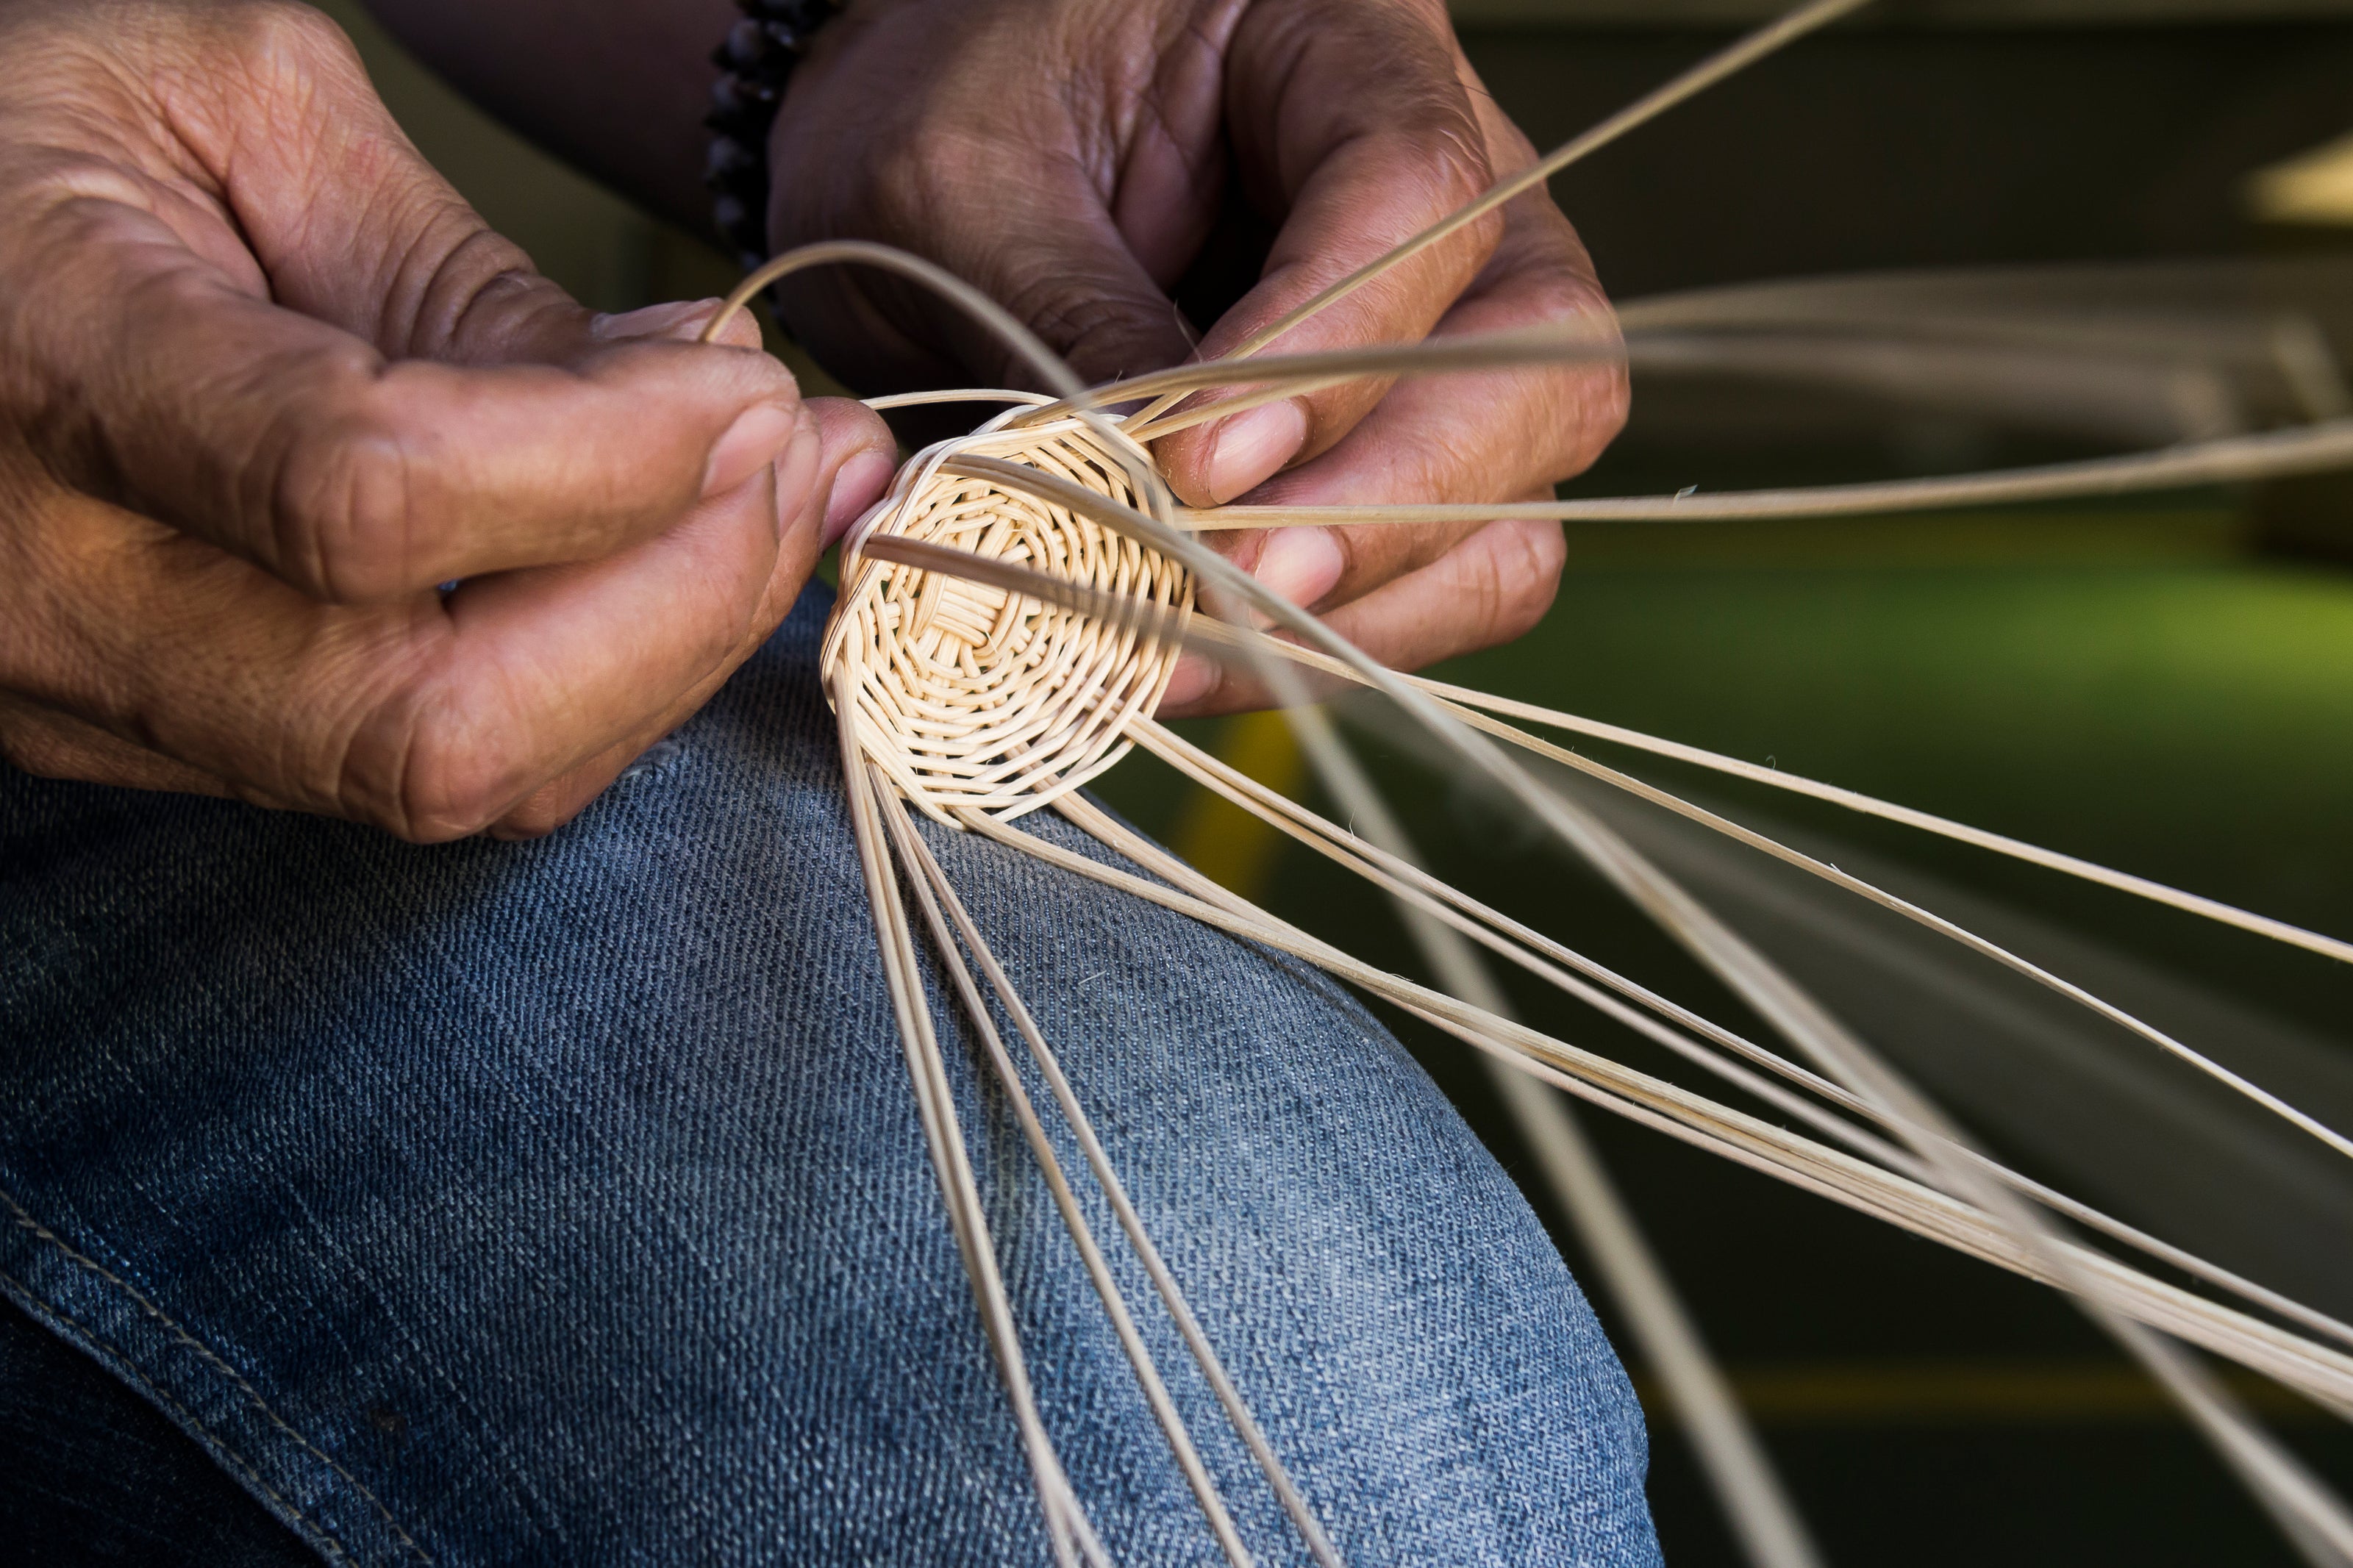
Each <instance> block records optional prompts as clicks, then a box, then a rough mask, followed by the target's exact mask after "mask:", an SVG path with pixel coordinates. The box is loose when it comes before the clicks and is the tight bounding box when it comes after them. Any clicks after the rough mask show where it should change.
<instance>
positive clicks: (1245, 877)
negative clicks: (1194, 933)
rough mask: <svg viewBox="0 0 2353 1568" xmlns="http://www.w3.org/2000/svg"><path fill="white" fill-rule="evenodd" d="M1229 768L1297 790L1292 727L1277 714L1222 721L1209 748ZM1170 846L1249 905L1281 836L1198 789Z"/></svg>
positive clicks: (1284, 790)
mask: <svg viewBox="0 0 2353 1568" xmlns="http://www.w3.org/2000/svg"><path fill="white" fill-rule="evenodd" d="M1210 750H1211V751H1213V752H1216V753H1217V755H1218V757H1219V759H1220V760H1221V761H1223V762H1225V763H1227V764H1228V765H1229V766H1231V767H1233V768H1235V769H1236V770H1238V771H1240V772H1241V773H1247V774H1249V775H1250V777H1251V778H1254V779H1256V780H1257V781H1258V782H1259V783H1261V784H1264V785H1266V786H1267V787H1268V788H1269V789H1271V790H1275V791H1277V792H1279V793H1281V794H1283V795H1289V794H1291V793H1292V792H1293V790H1294V789H1296V788H1297V787H1298V786H1299V781H1300V778H1301V776H1302V773H1303V771H1304V763H1303V759H1302V758H1301V756H1300V754H1299V742H1297V741H1295V740H1293V738H1292V734H1291V726H1290V725H1289V724H1287V723H1285V722H1284V721H1283V718H1282V714H1281V713H1276V712H1267V713H1240V714H1236V715H1235V716H1234V717H1233V718H1231V719H1229V720H1227V721H1226V722H1225V725H1224V727H1223V728H1222V729H1220V730H1219V732H1218V742H1217V744H1216V745H1215V746H1213V747H1211V748H1210ZM1169 838H1170V843H1169V847H1170V848H1172V849H1174V850H1175V851H1176V853H1177V855H1179V856H1180V857H1182V858H1184V859H1185V860H1186V861H1187V863H1188V864H1190V865H1191V866H1192V867H1193V868H1194V869H1195V870H1198V871H1199V872H1200V873H1201V874H1202V875H1203V876H1205V877H1208V879H1210V880H1211V881H1214V882H1216V883H1217V884H1218V885H1219V887H1221V888H1224V889H1227V890H1228V891H1229V892H1234V893H1239V894H1240V895H1241V896H1242V897H1243V898H1245V899H1250V900H1253V901H1255V900H1258V899H1259V898H1260V896H1261V894H1263V893H1264V892H1265V890H1266V886H1267V883H1268V881H1269V879H1271V878H1272V876H1273V874H1274V867H1275V862H1276V861H1277V860H1278V859H1279V858H1281V856H1282V846H1283V836H1282V834H1281V833H1279V832H1277V831H1276V830H1275V829H1273V828H1271V827H1269V826H1267V825H1266V824H1265V823H1263V822H1261V821H1260V820H1259V819H1258V818H1257V817H1255V816H1251V815H1250V813H1249V812H1247V811H1244V810H1243V809H1242V808H1241V807H1240V806H1238V805H1234V804H1233V803H1232V802H1230V801H1229V800H1227V799H1226V798H1225V797H1224V796H1222V795H1212V794H1211V793H1210V792H1209V791H1208V790H1205V789H1202V788H1200V787H1199V786H1198V785H1196V786H1195V787H1194V788H1193V790H1192V792H1191V793H1190V794H1188V795H1187V796H1186V797H1185V804H1184V805H1183V806H1182V807H1180V808H1179V810H1178V812H1177V816H1176V827H1175V828H1174V829H1173V830H1172V832H1171V833H1170V835H1169Z"/></svg>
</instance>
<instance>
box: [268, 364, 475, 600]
mask: <svg viewBox="0 0 2353 1568" xmlns="http://www.w3.org/2000/svg"><path fill="white" fill-rule="evenodd" d="M294 417H295V418H296V419H298V420H299V421H300V423H299V425H298V426H297V427H296V428H295V429H293V430H291V431H290V432H287V433H285V434H283V435H282V436H281V437H280V438H279V439H278V440H277V441H276V443H275V446H276V447H277V455H276V459H275V461H274V462H273V463H271V464H270V465H269V474H268V478H267V481H266V482H267V486H268V492H269V493H268V495H267V497H266V498H265V506H266V515H267V516H268V518H269V532H270V542H271V546H272V548H273V550H274V552H275V559H274V561H273V562H272V564H273V566H275V568H276V569H277V570H278V572H279V573H280V575H282V576H284V577H285V578H286V579H287V580H288V581H290V582H291V583H293V584H295V585H296V586H297V587H300V588H301V589H303V590H304V591H306V592H308V593H311V594H312V595H316V596H318V597H321V598H324V599H328V600H331V601H336V602H343V603H365V602H369V601H373V600H382V599H387V598H392V597H396V596H397V595H402V594H406V593H411V592H414V591H416V590H417V589H419V588H422V587H427V586H430V585H431V583H432V581H433V580H434V573H433V571H432V562H431V555H432V549H433V546H434V544H435V542H436V541H435V539H434V537H433V534H434V530H433V528H432V513H431V512H430V510H428V509H427V508H425V507H423V506H421V505H420V498H419V495H418V480H417V475H418V473H419V471H420V469H421V468H422V467H423V458H422V457H421V455H420V454H419V453H418V452H417V449H416V448H417V437H416V436H415V434H414V432H413V431H412V430H411V429H410V427H409V426H407V425H406V422H405V421H404V420H402V419H401V418H400V417H399V416H398V415H397V412H396V410H394V409H392V408H390V407H388V406H387V405H386V403H385V400H384V399H382V398H381V397H379V396H377V395H373V394H372V393H371V394H366V395H361V396H358V397H356V398H348V399H345V400H343V401H342V403H341V404H340V405H339V406H336V407H333V408H332V409H329V410H327V411H324V412H318V413H299V414H297V415H295V416H294Z"/></svg>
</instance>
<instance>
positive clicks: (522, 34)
mask: <svg viewBox="0 0 2353 1568" xmlns="http://www.w3.org/2000/svg"><path fill="white" fill-rule="evenodd" d="M364 4H365V5H367V6H368V8H369V9H370V10H371V11H373V12H375V15H376V16H378V17H379V18H381V19H382V21H383V22H384V24H385V26H387V27H389V28H390V29H391V30H392V31H393V32H394V33H395V34H396V36H397V37H399V38H400V39H401V41H402V42H404V43H406V45H408V47H411V48H412V49H414V50H416V51H417V54H418V55H420V56H421V57H423V58H424V59H425V60H426V61H427V62H428V63H429V64H431V65H432V66H433V67H434V68H436V69H437V70H438V71H440V72H441V73H442V74H443V75H444V76H446V77H448V79H450V81H452V82H453V83H455V84H456V85H457V86H458V87H459V89H461V90H462V91H464V92H465V93H466V94H467V96H469V97H470V98H472V99H473V100H475V101H476V102H478V103H480V104H481V105H482V106H483V107H484V108H485V109H488V110H491V112H492V113H494V114H496V115H498V116H499V117H500V118H501V119H502V120H504V121H507V122H508V123H509V124H511V125H512V126H514V127H515V128H516V129H517V130H519V131H521V132H523V133H524V134H525V135H527V136H529V137H531V138H532V139H533V141H536V142H539V143H540V144H542V145H543V146H544V147H546V148H548V149H549V150H550V151H552V152H554V153H557V154H558V155H559V156H561V157H563V158H565V160H566V161H568V162H570V163H575V164H576V165H577V166H579V167H580V168H582V169H585V170H586V171H587V172H588V173H589V174H594V175H596V177H597V178H599V179H601V180H604V181H606V182H607V184H612V185H614V186H615V187H617V189H619V190H621V191H623V192H625V193H626V194H628V195H630V196H633V197H635V198H636V199H637V200H638V201H640V202H643V203H644V204H646V205H648V206H649V207H651V208H653V209H654V210H655V211H657V212H659V213H661V214H663V215H664V216H668V217H670V218H673V219H675V220H677V221H679V222H681V223H684V224H686V225H688V226H691V227H693V228H696V229H698V230H700V229H703V228H706V227H708V226H709V224H710V201H709V198H708V197H707V196H706V195H705V194H704V192H703V189H702V161H703V157H704V149H705V147H706V145H707V144H708V141H709V137H708V133H707V132H704V130H703V129H702V116H703V112H704V110H705V109H706V108H707V106H708V104H709V101H710V95H711V83H712V79H713V77H714V75H715V74H716V72H715V68H713V67H712V64H711V58H710V57H711V50H712V47H713V46H715V45H716V44H717V43H718V42H719V41H720V39H721V38H723V37H725V36H726V32H727V29H728V27H729V26H731V25H732V24H733V21H734V19H735V17H736V16H738V15H739V13H738V12H737V11H736V9H735V7H734V6H733V5H732V4H730V0H364Z"/></svg>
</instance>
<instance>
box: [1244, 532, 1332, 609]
mask: <svg viewBox="0 0 2353 1568" xmlns="http://www.w3.org/2000/svg"><path fill="white" fill-rule="evenodd" d="M1344 564H1345V563H1344V562H1343V561H1342V560H1341V558H1340V542H1339V541H1338V540H1336V539H1335V538H1333V537H1332V534H1331V531H1330V530H1328V529H1322V528H1278V529H1276V530H1275V531H1273V532H1272V533H1270V534H1268V535H1267V536H1266V546H1265V548H1264V549H1262V550H1261V551H1260V552H1259V557H1258V565H1257V566H1256V567H1254V568H1253V569H1252V570H1251V572H1250V575H1251V576H1253V577H1256V578H1257V579H1258V580H1259V581H1260V582H1261V583H1263V584H1266V585H1267V586H1268V587H1269V588H1271V589H1272V590H1273V591H1274V592H1275V593H1278V594H1280V595H1282V596H1283V597H1284V598H1286V599H1288V600H1290V601H1291V602H1292V603H1293V604H1294V605H1312V604H1314V603H1315V601H1316V600H1318V599H1320V598H1322V597H1323V596H1324V595H1326V594H1328V593H1330V592H1331V591H1332V588H1333V585H1334V584H1336V583H1338V582H1339V581H1340V569H1341V567H1342V566H1343V565H1344Z"/></svg>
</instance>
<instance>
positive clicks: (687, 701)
mask: <svg viewBox="0 0 2353 1568" xmlns="http://www.w3.org/2000/svg"><path fill="white" fill-rule="evenodd" d="M809 407H810V409H811V410H812V411H813V412H814V413H816V414H817V416H818V425H819V429H820V434H821V437H822V438H823V440H824V442H825V447H826V450H827V451H828V454H834V453H839V454H840V455H839V458H836V459H835V463H836V467H835V468H834V473H833V478H832V479H831V481H830V483H829V485H828V486H827V495H828V500H827V501H826V510H825V516H824V518H823V519H822V520H821V521H819V520H818V519H816V518H815V517H813V516H810V515H804V516H803V517H801V518H799V519H797V520H796V521H794V522H791V523H788V524H787V525H786V531H785V539H786V548H785V549H783V550H782V551H780V552H778V557H777V563H776V570H775V572H774V573H773V574H771V576H770V580H769V586H768V593H767V595H766V597H765V599H764V600H763V601H762V603H761V606H760V608H759V610H758V611H757V612H755V614H754V616H753V619H752V622H751V624H750V626H747V627H746V629H745V632H744V637H742V638H741V639H739V641H738V642H737V644H736V647H735V648H734V649H733V652H732V653H731V654H730V655H729V656H728V657H727V658H725V659H723V660H722V661H721V663H720V664H719V666H718V667H717V668H714V669H712V671H711V672H710V673H709V674H708V675H706V676H704V677H703V679H701V680H700V681H697V682H696V683H695V684H694V685H692V686H691V687H690V688H689V689H687V690H686V691H684V692H682V693H681V694H680V695H679V697H678V698H677V699H675V700H673V701H672V702H670V705H669V706H668V707H666V708H664V709H663V710H661V711H660V712H659V713H658V714H656V715H655V716H654V717H653V718H651V719H650V720H648V721H646V722H644V723H642V724H640V725H639V726H638V728H637V730H636V731H633V732H632V733H631V734H629V735H628V736H627V737H626V738H624V739H623V740H621V741H620V742H617V743H616V744H614V745H611V746H608V747H607V748H606V749H605V750H604V751H603V752H599V753H597V754H596V756H594V757H592V758H590V759H589V760H588V761H586V763H581V764H580V765H578V766H577V767H575V768H573V769H571V770H569V771H568V772H566V773H562V774H560V775H559V776H557V777H556V778H554V779H552V780H550V781H548V783H546V784H543V785H541V786H540V787H539V788H538V789H537V790H535V791H533V793H532V795H530V796H529V797H528V798H526V799H525V800H524V801H522V803H521V804H520V805H517V806H515V807H513V808H512V809H511V810H509V811H508V812H506V813H505V814H504V815H503V816H501V817H500V818H499V819H498V820H497V821H496V822H494V823H492V824H491V828H490V832H491V837H497V838H510V839H519V838H536V837H542V836H543V835H545V834H548V833H552V832H554V830H555V829H556V828H558V827H560V826H563V825H564V824H565V823H567V822H569V821H571V820H572V818H573V817H575V816H577V815H579V813H580V812H581V811H582V810H583V809H584V808H585V807H586V806H587V805H588V804H589V803H590V802H591V801H593V800H595V799H596V797H597V796H598V795H602V794H603V793H604V792H605V791H606V790H607V788H608V787H610V786H611V784H612V783H613V781H614V780H616V779H617V778H619V777H620V776H621V774H622V773H625V772H627V771H628V768H629V766H630V764H632V763H635V762H636V761H637V760H638V757H640V756H641V755H643V754H644V752H646V750H647V748H648V747H649V746H651V745H653V744H654V743H655V742H657V741H659V740H660V739H661V738H662V737H664V736H665V735H668V734H669V733H670V731H673V730H675V729H677V728H678V727H679V726H680V725H681V724H682V723H684V722H685V721H687V720H688V719H689V718H691V717H692V716H693V715H694V714H695V713H696V712H698V711H700V710H701V709H702V705H703V704H704V703H706V702H708V701H710V700H711V698H712V695H713V694H714V693H715V692H717V691H718V689H719V688H720V687H721V686H723V685H724V684H725V683H726V681H727V679H728V678H729V677H731V676H732V675H733V674H734V672H735V670H736V668H738V667H739V666H741V665H742V664H743V662H744V660H745V659H747V658H751V657H752V655H753V654H754V653H755V652H757V651H758V650H759V647H760V646H761V645H762V644H763V643H765V641H766V640H767V639H768V637H769V635H770V634H771V633H773V632H774V631H775V630H776V627H777V626H779V625H780V624H782V622H783V620H784V618H785V616H786V615H788V614H790V613H791V611H792V607H793V603H794V601H795V600H796V599H797V597H798V596H799V595H800V591H801V588H802V587H803V585H805V584H807V581H808V575H809V572H810V569H811V568H812V567H814V566H815V564H816V550H815V549H814V548H812V547H811V544H812V542H817V541H819V540H820V538H821V540H822V542H823V543H827V544H830V543H831V542H833V541H834V540H835V539H837V538H839V536H840V535H841V533H842V532H844V531H847V529H848V527H849V523H850V522H851V521H855V519H856V518H857V517H858V516H859V514H860V513H861V512H863V511H864V510H866V509H867V508H868V507H870V506H871V505H872V504H873V503H874V502H875V501H876V500H879V499H880V498H881V493H882V491H883V489H884V488H885V487H886V486H888V485H889V483H890V480H891V475H892V471H893V469H892V456H893V454H892V450H891V448H890V446H889V441H890V432H889V428H888V427H887V426H884V425H883V424H882V422H881V419H880V418H879V417H877V416H875V414H874V413H873V411H872V410H871V409H868V408H866V407H865V406H864V405H860V404H857V403H851V402H848V401H846V400H843V399H839V398H820V399H818V400H817V401H815V402H812V403H811V404H810V405H809ZM808 504H809V505H810V506H812V507H813V506H814V505H815V488H814V487H813V488H812V492H811V500H810V502H809V503H808Z"/></svg>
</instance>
